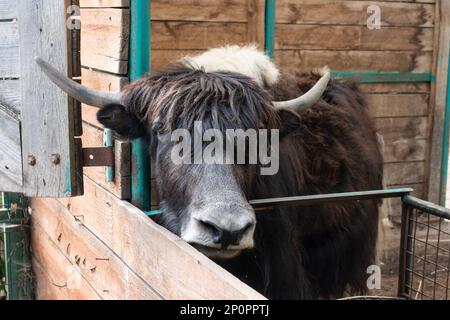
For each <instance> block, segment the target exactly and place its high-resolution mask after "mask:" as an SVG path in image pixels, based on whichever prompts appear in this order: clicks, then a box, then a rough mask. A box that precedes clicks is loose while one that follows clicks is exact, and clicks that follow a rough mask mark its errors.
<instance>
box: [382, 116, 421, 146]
mask: <svg viewBox="0 0 450 320" xmlns="http://www.w3.org/2000/svg"><path fill="white" fill-rule="evenodd" d="M375 127H376V128H377V130H378V132H379V133H380V134H381V135H382V136H383V138H384V139H385V140H389V141H397V140H401V139H426V138H428V130H427V128H428V118H427V117H405V118H376V119H375Z"/></svg>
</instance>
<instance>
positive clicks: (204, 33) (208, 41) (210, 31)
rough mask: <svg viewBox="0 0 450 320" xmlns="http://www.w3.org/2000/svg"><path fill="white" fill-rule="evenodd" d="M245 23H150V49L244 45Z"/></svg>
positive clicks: (187, 48) (245, 39)
mask: <svg viewBox="0 0 450 320" xmlns="http://www.w3.org/2000/svg"><path fill="white" fill-rule="evenodd" d="M247 27H248V25H247V23H239V22H226V23H225V22H219V23H214V22H167V21H165V22H160V21H154V22H153V23H152V49H155V50H180V49H182V50H189V49H199V50H202V49H203V50H204V49H208V48H214V47H220V46H223V45H227V44H240V45H244V44H246V43H247V42H248V41H247V40H248V34H247Z"/></svg>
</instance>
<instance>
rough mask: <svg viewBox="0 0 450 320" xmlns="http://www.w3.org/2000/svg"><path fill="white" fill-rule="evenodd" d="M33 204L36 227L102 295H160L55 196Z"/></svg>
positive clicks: (117, 296)
mask: <svg viewBox="0 0 450 320" xmlns="http://www.w3.org/2000/svg"><path fill="white" fill-rule="evenodd" d="M31 206H32V210H33V231H34V232H38V233H40V234H42V237H43V240H44V242H45V241H48V242H51V244H52V245H54V246H55V247H57V249H58V251H59V253H60V254H62V255H63V256H64V257H65V258H66V259H67V260H68V261H69V262H70V264H71V266H72V268H74V269H76V270H77V271H78V272H79V273H80V275H81V276H82V277H83V278H84V279H85V281H87V282H88V283H89V285H90V286H92V287H93V288H94V289H95V291H96V292H97V293H98V295H99V296H100V297H101V298H102V299H133V300H143V299H160V298H161V297H160V296H159V295H158V294H157V293H156V292H155V291H154V290H153V289H152V288H151V287H150V286H149V285H148V283H146V282H145V281H143V280H142V279H141V278H140V277H139V276H138V275H136V274H135V273H134V271H133V270H132V269H130V268H129V267H128V266H127V265H126V264H125V263H124V262H123V261H122V260H121V259H120V258H119V257H117V256H116V255H115V254H114V252H112V251H111V250H110V249H109V248H108V247H107V246H106V245H105V244H104V243H102V241H101V239H98V238H97V237H96V236H95V235H93V234H92V233H91V232H89V230H87V229H86V227H85V226H83V224H82V222H81V221H82V218H80V219H81V221H78V222H77V221H76V220H75V219H74V218H73V216H72V215H71V214H70V212H69V211H68V210H67V208H66V207H64V206H63V205H62V204H61V203H59V202H58V201H57V200H56V199H34V200H33V202H32V204H31ZM49 213H51V214H49ZM44 233H45V234H44Z"/></svg>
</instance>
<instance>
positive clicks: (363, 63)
mask: <svg viewBox="0 0 450 320" xmlns="http://www.w3.org/2000/svg"><path fill="white" fill-rule="evenodd" d="M275 62H276V63H277V65H278V66H279V67H280V68H281V69H283V70H287V71H289V70H291V71H309V70H312V69H314V68H321V67H323V66H328V67H330V68H331V70H333V71H366V70H377V71H398V72H430V71H431V62H432V53H431V52H410V51H354V50H347V51H330V50H328V51H324V50H275Z"/></svg>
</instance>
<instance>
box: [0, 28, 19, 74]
mask: <svg viewBox="0 0 450 320" xmlns="http://www.w3.org/2000/svg"><path fill="white" fill-rule="evenodd" d="M19 59H20V58H19V24H18V22H17V21H0V61H1V63H0V78H18V77H19V75H20V71H19V69H20V67H19V61H20V60H19Z"/></svg>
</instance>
